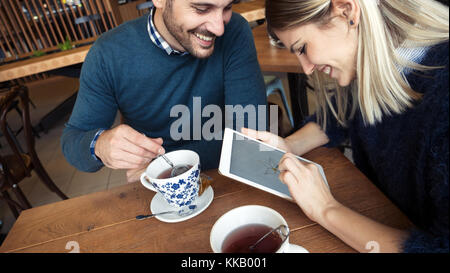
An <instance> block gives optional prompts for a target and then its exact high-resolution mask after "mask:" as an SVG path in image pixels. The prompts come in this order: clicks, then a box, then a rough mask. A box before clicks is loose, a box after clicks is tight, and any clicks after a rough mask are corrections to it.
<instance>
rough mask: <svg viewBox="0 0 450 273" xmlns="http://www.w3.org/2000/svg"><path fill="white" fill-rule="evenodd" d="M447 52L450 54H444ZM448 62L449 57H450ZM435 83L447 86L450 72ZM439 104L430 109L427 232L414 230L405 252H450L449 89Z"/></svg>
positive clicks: (427, 164) (426, 183) (405, 243)
mask: <svg viewBox="0 0 450 273" xmlns="http://www.w3.org/2000/svg"><path fill="white" fill-rule="evenodd" d="M445 52H448V51H445ZM447 58H448V57H447ZM441 74H442V75H441V78H438V79H436V82H445V81H446V82H447V83H448V69H447V70H446V74H444V73H441ZM433 99H434V101H435V102H436V103H435V104H434V105H439V107H434V108H433V109H430V114H431V115H432V116H433V131H432V137H431V139H430V141H431V146H430V147H431V148H430V150H429V151H428V155H427V159H426V162H427V163H426V166H425V172H424V174H423V176H424V180H425V194H426V197H425V198H426V199H427V200H429V201H428V203H427V204H429V205H427V208H424V210H425V211H426V213H427V215H426V217H427V224H426V227H425V228H424V229H419V228H414V229H412V230H411V231H410V234H409V237H408V238H407V239H406V241H405V242H404V243H403V251H404V252H428V253H429V252H446V253H448V252H449V218H448V212H449V187H448V173H449V163H448V162H449V155H448V153H449V147H448V144H449V143H448V139H449V132H448V131H449V123H448V117H449V93H448V86H447V88H443V89H442V90H441V93H440V94H439V95H438V96H436V97H434V98H433Z"/></svg>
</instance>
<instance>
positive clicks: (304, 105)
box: [252, 24, 309, 128]
mask: <svg viewBox="0 0 450 273" xmlns="http://www.w3.org/2000/svg"><path fill="white" fill-rule="evenodd" d="M252 31H253V37H254V40H255V47H256V53H257V54H258V62H259V65H260V66H261V70H262V71H266V72H286V73H287V78H288V83H289V92H290V97H291V107H292V115H293V117H294V127H295V128H298V127H299V125H300V124H301V122H302V121H303V119H304V118H305V117H306V116H307V115H308V112H309V111H308V98H307V90H306V87H307V78H306V75H305V74H304V73H303V71H302V69H301V66H300V63H299V61H298V59H297V58H296V57H295V56H294V54H292V53H291V52H290V51H289V50H288V49H286V48H277V47H274V46H272V45H271V44H270V41H269V37H268V34H267V25H266V24H262V25H259V26H257V27H255V28H253V30H252Z"/></svg>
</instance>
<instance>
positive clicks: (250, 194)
mask: <svg viewBox="0 0 450 273" xmlns="http://www.w3.org/2000/svg"><path fill="white" fill-rule="evenodd" d="M305 157H306V158H308V159H310V160H313V161H315V162H317V163H319V164H321V165H322V166H323V167H324V171H325V175H326V177H327V180H328V183H329V185H330V187H331V190H332V193H333V195H334V196H335V197H336V199H337V200H339V201H340V202H341V203H343V204H345V205H346V206H348V207H350V208H352V209H354V210H356V211H358V212H360V213H362V214H364V215H366V216H368V217H371V218H373V219H375V220H377V221H380V222H381V223H385V224H389V225H391V226H394V227H399V228H405V227H409V226H410V225H411V224H410V222H409V221H408V219H407V218H406V217H405V216H404V215H403V214H402V213H401V212H400V211H399V210H398V209H397V208H396V207H395V206H394V205H393V204H392V203H391V202H390V201H389V200H388V199H387V198H386V197H385V196H384V195H383V194H382V193H381V192H380V191H379V190H378V189H377V188H376V187H375V186H374V185H373V184H372V183H371V182H370V181H369V180H368V179H367V178H366V177H365V176H364V175H363V174H362V173H361V172H359V170H358V169H356V168H355V166H354V165H353V164H352V163H351V162H350V161H348V160H347V159H346V158H345V157H344V156H343V155H342V153H340V152H339V151H338V150H336V149H327V148H319V149H316V150H314V151H312V152H310V153H308V154H307V155H305ZM205 173H206V174H208V175H209V176H211V177H212V178H213V183H212V184H211V186H212V188H213V190H214V200H213V202H212V203H211V205H210V206H209V207H208V208H207V209H206V210H205V211H204V212H202V213H201V214H199V215H197V216H195V217H193V218H191V219H189V220H186V221H183V222H179V223H165V222H161V221H159V220H158V219H156V218H152V219H147V220H144V221H139V220H135V216H136V215H138V214H144V213H149V212H150V209H149V204H150V201H151V199H152V198H153V196H154V194H155V193H154V192H152V191H150V190H147V189H146V188H144V187H143V186H142V185H141V184H140V183H133V184H127V185H123V186H120V187H117V188H113V189H111V190H108V191H103V192H97V193H92V194H89V195H85V196H80V197H77V198H72V199H69V200H65V201H61V202H57V203H53V204H49V205H45V206H41V207H36V208H32V209H29V210H26V211H23V212H22V214H21V215H20V216H19V218H18V219H17V222H16V223H15V224H14V226H13V228H12V229H11V231H10V233H9V234H8V236H7V238H6V240H5V241H4V243H3V245H2V247H1V248H0V251H1V252H68V251H69V250H67V249H66V245H67V243H68V242H71V241H75V242H77V243H78V244H79V246H80V251H81V252H84V253H85V252H211V251H212V250H211V248H210V245H209V235H210V231H211V228H212V226H213V225H214V223H215V222H216V220H217V219H218V218H219V217H220V216H222V215H223V214H224V213H226V212H227V211H229V210H231V209H233V208H236V207H239V206H243V205H263V206H267V207H270V208H272V209H274V210H276V211H278V212H279V213H280V214H281V215H282V216H283V217H284V218H285V219H286V221H287V223H288V225H289V228H290V229H291V236H290V239H289V240H290V242H291V243H293V244H298V245H302V246H304V247H305V248H306V249H308V250H309V251H311V252H354V250H353V249H351V248H350V247H349V246H347V245H345V244H344V243H343V242H342V241H341V240H339V239H338V238H336V237H335V236H334V235H333V234H330V233H329V232H328V231H326V230H325V229H323V228H322V227H321V226H319V225H317V224H316V223H314V222H312V221H311V220H309V219H308V218H307V217H306V216H305V215H304V214H303V212H302V211H301V209H300V208H299V207H298V206H297V204H295V203H293V202H290V201H287V200H284V199H282V198H279V197H277V196H274V195H272V194H269V193H266V192H264V191H261V190H258V189H256V188H253V187H250V186H247V185H245V184H243V183H239V182H236V181H234V180H231V179H228V178H226V177H224V176H221V175H219V174H218V173H217V170H210V171H207V172H205Z"/></svg>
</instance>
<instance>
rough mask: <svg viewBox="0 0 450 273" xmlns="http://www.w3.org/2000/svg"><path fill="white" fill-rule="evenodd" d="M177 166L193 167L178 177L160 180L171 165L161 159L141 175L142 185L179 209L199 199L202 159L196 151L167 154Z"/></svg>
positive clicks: (150, 165) (179, 151) (152, 163)
mask: <svg viewBox="0 0 450 273" xmlns="http://www.w3.org/2000/svg"><path fill="white" fill-rule="evenodd" d="M165 156H166V157H167V158H168V159H169V160H170V161H171V162H172V163H173V164H174V165H175V166H177V165H180V164H183V165H190V166H192V167H191V168H190V169H189V170H188V171H187V172H184V173H182V174H180V175H178V176H174V177H169V178H163V179H159V178H158V176H159V175H160V174H161V173H162V172H163V171H165V170H167V169H169V168H170V165H169V164H168V163H167V162H166V161H165V160H164V159H163V158H161V157H158V158H156V159H154V160H153V161H152V162H151V163H150V164H149V165H148V167H147V169H146V170H145V172H143V173H142V174H141V183H142V185H144V187H146V188H147V189H149V190H152V191H156V192H159V193H160V194H162V196H163V197H164V199H165V200H166V201H167V203H168V204H169V205H171V206H172V207H175V208H177V209H182V208H184V207H186V206H189V205H190V204H192V202H194V200H195V199H196V198H197V197H198V190H199V186H200V157H199V156H198V154H197V153H196V152H194V151H190V150H178V151H173V152H170V153H167V154H165Z"/></svg>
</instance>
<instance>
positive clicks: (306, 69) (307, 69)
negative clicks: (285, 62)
mask: <svg viewBox="0 0 450 273" xmlns="http://www.w3.org/2000/svg"><path fill="white" fill-rule="evenodd" d="M297 56H298V55H297ZM298 60H299V61H300V65H301V67H302V69H303V73H305V74H306V75H311V74H312V73H313V71H314V69H315V68H316V65H315V64H313V63H312V62H310V61H309V59H308V57H307V56H304V55H300V56H298Z"/></svg>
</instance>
